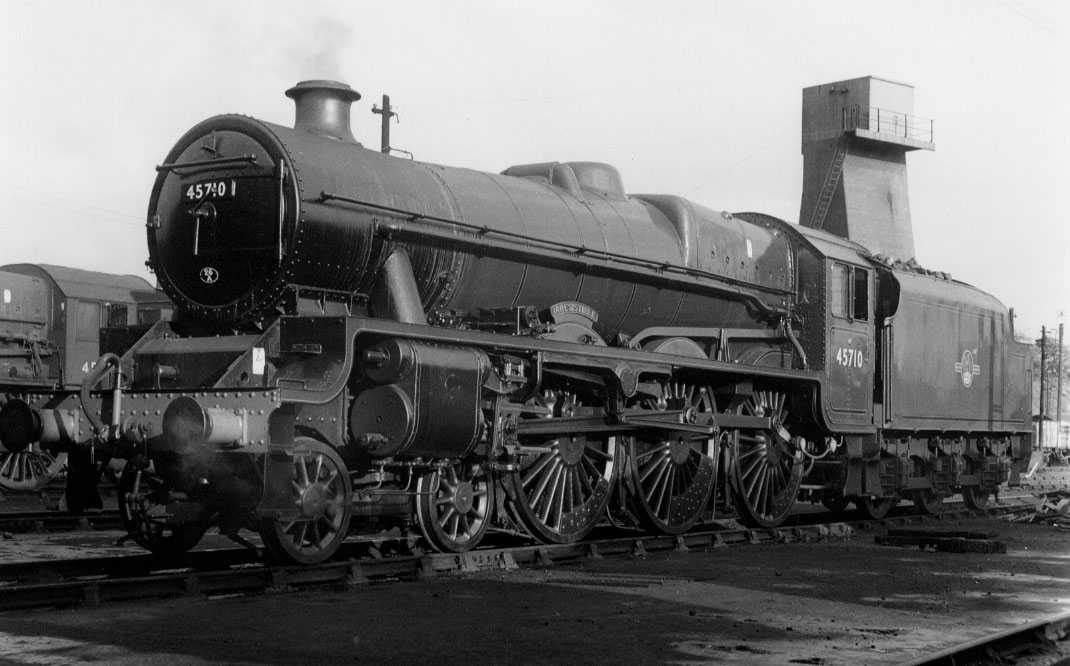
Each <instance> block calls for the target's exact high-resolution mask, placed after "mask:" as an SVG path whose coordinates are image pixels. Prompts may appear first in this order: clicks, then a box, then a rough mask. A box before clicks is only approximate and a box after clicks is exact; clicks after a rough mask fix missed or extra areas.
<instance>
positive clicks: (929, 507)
mask: <svg viewBox="0 0 1070 666" xmlns="http://www.w3.org/2000/svg"><path fill="white" fill-rule="evenodd" d="M910 499H911V501H912V502H914V506H916V507H918V508H919V509H920V510H921V512H922V513H927V514H929V515H936V514H938V513H942V512H943V510H944V496H943V494H941V493H938V492H936V491H935V490H931V489H928V488H926V489H923V490H915V491H913V492H912V493H911V495H910ZM889 508H891V507H889ZM885 513H888V512H887V511H885Z"/></svg>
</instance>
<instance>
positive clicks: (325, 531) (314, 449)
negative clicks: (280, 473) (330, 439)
mask: <svg viewBox="0 0 1070 666" xmlns="http://www.w3.org/2000/svg"><path fill="white" fill-rule="evenodd" d="M293 447H294V448H293V453H292V455H293V477H292V478H291V480H290V492H291V495H292V498H293V504H294V508H295V509H296V512H297V514H296V517H291V518H263V519H261V521H260V538H261V539H263V541H264V546H265V547H266V548H267V550H268V553H269V554H270V555H271V556H272V557H273V558H274V559H276V560H278V561H283V562H287V561H288V562H295V563H297V564H316V563H319V562H323V561H324V560H326V559H328V558H330V557H331V556H332V555H334V553H335V552H336V551H337V550H338V548H339V546H341V545H342V542H343V541H344V540H345V538H346V533H347V532H348V531H349V519H350V516H351V515H352V506H351V503H352V499H353V490H352V485H351V484H350V480H349V471H348V470H347V469H346V464H345V461H343V460H342V457H341V456H340V455H339V454H338V452H337V451H335V450H334V448H333V447H331V446H330V445H328V444H325V443H323V442H321V441H319V440H316V439H312V438H311V437H297V438H295V439H294V444H293Z"/></svg>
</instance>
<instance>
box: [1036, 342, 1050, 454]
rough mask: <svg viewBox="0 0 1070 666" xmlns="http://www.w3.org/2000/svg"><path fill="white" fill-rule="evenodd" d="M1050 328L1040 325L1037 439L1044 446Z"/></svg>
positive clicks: (1041, 446)
mask: <svg viewBox="0 0 1070 666" xmlns="http://www.w3.org/2000/svg"><path fill="white" fill-rule="evenodd" d="M1047 351H1048V328H1047V327H1046V326H1041V327H1040V420H1039V421H1038V423H1037V431H1038V433H1037V440H1038V444H1039V445H1040V448H1042V449H1043V448H1044V363H1045V362H1046V361H1047Z"/></svg>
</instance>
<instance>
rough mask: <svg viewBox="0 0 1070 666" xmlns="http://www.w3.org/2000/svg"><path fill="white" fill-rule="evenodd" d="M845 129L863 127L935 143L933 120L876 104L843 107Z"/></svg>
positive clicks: (878, 132) (877, 131)
mask: <svg viewBox="0 0 1070 666" xmlns="http://www.w3.org/2000/svg"><path fill="white" fill-rule="evenodd" d="M842 113H843V129H844V130H845V131H849V130H855V129H862V130H868V131H870V132H876V133H877V134H887V135H889V136H894V137H899V138H904V139H912V140H914V141H925V142H927V143H933V121H932V119H931V118H919V117H918V116H912V115H910V114H909V113H900V112H899V111H892V110H890V109H882V108H879V107H876V106H871V107H868V108H867V107H861V106H859V105H857V104H856V105H853V106H845V107H843V112H842Z"/></svg>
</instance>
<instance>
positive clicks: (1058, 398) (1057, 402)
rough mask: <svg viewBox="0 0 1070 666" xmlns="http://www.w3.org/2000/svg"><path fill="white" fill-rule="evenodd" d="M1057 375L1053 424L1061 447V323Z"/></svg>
mask: <svg viewBox="0 0 1070 666" xmlns="http://www.w3.org/2000/svg"><path fill="white" fill-rule="evenodd" d="M1059 315H1060V317H1059V318H1060V319H1062V316H1061V315H1062V313H1061V312H1060V313H1059ZM1057 365H1058V366H1059V374H1057V375H1055V422H1056V423H1058V424H1059V425H1057V426H1055V445H1056V446H1060V445H1062V441H1060V439H1059V438H1060V437H1061V436H1062V432H1063V427H1062V423H1063V323H1062V322H1061V321H1060V322H1059V362H1058V364H1057Z"/></svg>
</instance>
